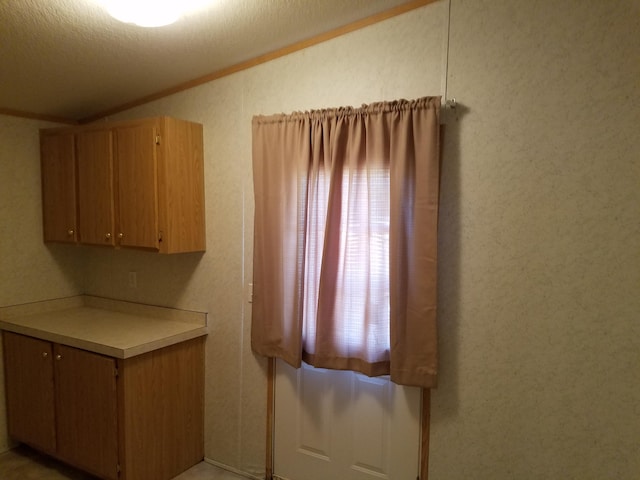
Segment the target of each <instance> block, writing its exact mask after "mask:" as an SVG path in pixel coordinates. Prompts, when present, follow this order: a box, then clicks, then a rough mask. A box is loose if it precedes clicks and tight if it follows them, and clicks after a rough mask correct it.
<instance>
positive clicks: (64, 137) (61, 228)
mask: <svg viewBox="0 0 640 480" xmlns="http://www.w3.org/2000/svg"><path fill="white" fill-rule="evenodd" d="M40 152H41V155H40V158H41V168H42V219H43V228H44V240H45V242H65V243H75V242H76V240H77V230H78V229H77V221H76V167H75V166H76V162H75V151H74V135H73V133H64V134H61V135H42V136H41V138H40Z"/></svg>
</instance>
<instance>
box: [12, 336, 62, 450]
mask: <svg viewBox="0 0 640 480" xmlns="http://www.w3.org/2000/svg"><path fill="white" fill-rule="evenodd" d="M2 336H3V341H4V344H3V347H4V368H5V379H6V380H5V381H6V398H7V425H8V429H9V435H10V436H11V437H13V438H14V439H16V440H19V441H22V442H25V443H27V444H29V445H32V446H33V447H36V448H39V449H41V450H43V451H45V452H47V453H55V451H56V431H55V409H54V401H55V400H54V399H55V397H54V375H53V362H52V347H51V343H49V342H45V341H43V340H38V339H35V338H30V337H25V336H24V335H18V334H15V333H11V332H6V331H5V332H3V333H2Z"/></svg>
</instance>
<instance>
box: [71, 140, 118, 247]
mask: <svg viewBox="0 0 640 480" xmlns="http://www.w3.org/2000/svg"><path fill="white" fill-rule="evenodd" d="M112 138H113V137H112V133H111V131H110V130H97V131H88V132H82V133H78V134H77V138H76V149H77V150H76V151H77V158H78V211H79V217H80V222H79V227H80V242H81V243H85V244H91V245H114V241H115V240H114V231H113V228H114V216H113V213H114V206H113V142H112Z"/></svg>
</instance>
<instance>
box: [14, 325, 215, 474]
mask: <svg viewBox="0 0 640 480" xmlns="http://www.w3.org/2000/svg"><path fill="white" fill-rule="evenodd" d="M3 341H4V344H3V347H4V365H5V381H6V396H7V424H8V429H9V435H10V436H11V437H12V438H14V439H15V440H18V441H20V442H24V443H26V444H28V445H31V446H33V447H34V448H36V449H39V450H41V451H43V452H45V453H47V454H49V455H52V456H54V457H56V458H58V459H60V460H62V461H64V462H66V463H69V464H70V465H73V466H76V467H78V468H80V469H82V470H85V471H87V472H89V473H91V474H93V475H96V476H98V477H100V478H104V479H109V480H117V479H125V480H168V479H171V478H173V477H175V476H176V475H178V474H180V473H181V472H183V471H184V470H186V469H188V468H189V467H191V466H192V465H195V464H196V463H198V462H199V461H201V460H202V459H203V457H204V337H199V338H196V339H193V340H188V341H185V342H182V343H178V344H175V345H172V346H169V347H165V348H162V349H159V350H154V351H152V352H149V353H146V354H142V355H138V356H135V357H131V358H128V359H124V360H122V359H115V358H111V357H107V356H104V355H99V354H96V353H92V352H88V351H85V350H80V349H77V348H72V347H68V346H64V345H59V344H55V343H50V342H46V341H43V340H39V339H36V338H32V337H28V336H24V335H19V334H15V333H11V332H6V331H5V332H3Z"/></svg>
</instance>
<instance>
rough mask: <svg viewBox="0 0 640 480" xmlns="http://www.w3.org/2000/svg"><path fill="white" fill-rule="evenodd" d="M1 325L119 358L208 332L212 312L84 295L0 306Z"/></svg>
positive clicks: (132, 355) (44, 338) (22, 332)
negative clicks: (208, 321) (208, 316)
mask: <svg viewBox="0 0 640 480" xmlns="http://www.w3.org/2000/svg"><path fill="white" fill-rule="evenodd" d="M0 329H2V330H7V331H11V332H14V333H20V334H23V335H29V336H32V337H36V338H40V339H42V340H48V341H51V342H55V343H60V344H63V345H69V346H71V347H76V348H81V349H83V350H88V351H91V352H95V353H100V354H103V355H108V356H110V357H115V358H121V359H125V358H130V357H134V356H136V355H141V354H143V353H147V352H150V351H152V350H157V349H159V348H163V347H166V346H169V345H173V344H176V343H180V342H183V341H185V340H190V339H192V338H196V337H200V336H203V335H206V334H207V314H206V313H202V312H193V311H187V310H178V309H172V308H165V307H156V306H150V305H141V304H137V303H131V302H122V301H118V300H110V299H104V298H99V297H91V296H87V295H81V296H77V297H69V298H65V299H57V300H50V301H46V302H36V303H31V304H25V305H18V306H13V307H4V308H0Z"/></svg>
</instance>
